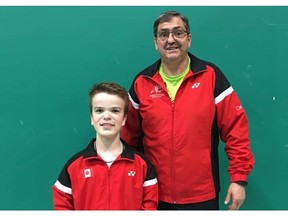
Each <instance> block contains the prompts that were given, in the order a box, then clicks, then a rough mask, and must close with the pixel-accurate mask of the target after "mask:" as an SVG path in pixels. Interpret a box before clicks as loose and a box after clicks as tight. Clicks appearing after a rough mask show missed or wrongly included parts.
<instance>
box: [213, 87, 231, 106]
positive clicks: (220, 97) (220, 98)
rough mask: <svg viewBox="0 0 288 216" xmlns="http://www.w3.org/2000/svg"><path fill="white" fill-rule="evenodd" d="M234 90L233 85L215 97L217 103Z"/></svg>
mask: <svg viewBox="0 0 288 216" xmlns="http://www.w3.org/2000/svg"><path fill="white" fill-rule="evenodd" d="M233 91H234V89H233V88H232V86H230V87H229V88H228V89H226V90H225V91H223V92H222V93H221V94H220V95H219V96H218V97H216V98H215V104H218V103H219V102H221V101H222V100H224V98H225V97H227V96H228V95H230V94H231V93H232V92H233Z"/></svg>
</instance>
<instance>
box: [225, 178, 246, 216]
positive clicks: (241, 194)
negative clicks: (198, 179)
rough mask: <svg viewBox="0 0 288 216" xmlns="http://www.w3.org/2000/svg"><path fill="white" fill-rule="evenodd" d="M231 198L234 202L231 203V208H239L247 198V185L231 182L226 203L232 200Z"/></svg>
mask: <svg viewBox="0 0 288 216" xmlns="http://www.w3.org/2000/svg"><path fill="white" fill-rule="evenodd" d="M231 198H232V203H231V204H230V205H229V210H238V209H239V208H240V207H241V205H242V204H243V202H244V200H245V198H246V195H245V186H242V185H239V184H237V183H231V184H230V186H229V189H228V193H227V196H226V199H225V202H224V203H225V204H228V203H229V202H230V201H231Z"/></svg>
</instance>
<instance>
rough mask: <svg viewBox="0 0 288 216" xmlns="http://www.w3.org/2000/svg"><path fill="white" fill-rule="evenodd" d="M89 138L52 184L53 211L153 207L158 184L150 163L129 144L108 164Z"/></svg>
mask: <svg viewBox="0 0 288 216" xmlns="http://www.w3.org/2000/svg"><path fill="white" fill-rule="evenodd" d="M94 141H95V139H92V140H91V142H90V143H89V145H88V147H87V148H86V149H84V150H83V151H81V152H79V153H77V154H76V155H74V156H73V157H72V158H71V159H70V160H69V161H68V162H67V163H66V165H65V167H64V168H63V169H62V171H61V173H60V175H59V178H58V180H57V181H56V183H55V184H54V185H53V187H52V191H53V202H54V209H55V210H156V209H157V205H158V183H157V178H156V175H155V171H154V168H153V166H152V164H151V162H150V161H149V160H148V159H147V158H146V157H145V156H143V155H142V154H141V153H139V152H136V151H135V150H134V149H133V148H131V147H129V146H128V145H127V144H126V143H125V142H124V140H122V143H124V146H125V148H124V150H123V152H122V154H121V155H119V156H118V158H117V159H116V160H115V161H114V162H113V163H112V164H111V166H110V168H109V167H108V166H107V164H106V162H105V161H103V160H102V159H101V157H99V155H97V152H96V151H95V149H94Z"/></svg>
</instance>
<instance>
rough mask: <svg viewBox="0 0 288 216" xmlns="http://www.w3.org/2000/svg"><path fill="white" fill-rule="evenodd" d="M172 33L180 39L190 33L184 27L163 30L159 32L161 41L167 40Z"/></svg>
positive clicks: (158, 35)
mask: <svg viewBox="0 0 288 216" xmlns="http://www.w3.org/2000/svg"><path fill="white" fill-rule="evenodd" d="M170 33H172V35H173V36H174V37H176V38H178V39H181V38H184V37H185V36H186V35H187V34H188V32H187V31H185V30H183V29H173V30H172V31H168V30H162V31H160V32H159V33H158V34H157V37H158V38H159V39H160V40H161V41H165V40H167V39H168V38H169V36H170Z"/></svg>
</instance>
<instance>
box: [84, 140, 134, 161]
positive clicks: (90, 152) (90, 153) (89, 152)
mask: <svg viewBox="0 0 288 216" xmlns="http://www.w3.org/2000/svg"><path fill="white" fill-rule="evenodd" d="M120 140H121V142H122V143H123V145H124V149H123V152H122V153H121V157H122V158H127V159H131V160H134V152H133V150H132V147H130V146H129V145H128V144H127V143H126V142H125V141H124V140H123V139H122V138H120ZM95 141H96V138H93V139H92V140H91V141H90V142H89V144H88V146H87V147H86V148H85V149H84V150H83V157H84V158H86V159H88V158H95V157H97V151H96V150H95V148H94V143H95Z"/></svg>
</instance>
